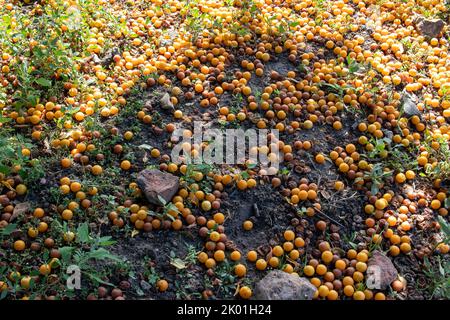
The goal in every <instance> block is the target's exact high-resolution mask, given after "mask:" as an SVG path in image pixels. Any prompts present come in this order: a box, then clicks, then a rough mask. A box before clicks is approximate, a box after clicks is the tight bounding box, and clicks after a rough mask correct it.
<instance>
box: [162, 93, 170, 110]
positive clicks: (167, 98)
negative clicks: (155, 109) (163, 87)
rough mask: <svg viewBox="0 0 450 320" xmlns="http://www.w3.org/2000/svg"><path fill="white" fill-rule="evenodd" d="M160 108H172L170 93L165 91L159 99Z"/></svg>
mask: <svg viewBox="0 0 450 320" xmlns="http://www.w3.org/2000/svg"><path fill="white" fill-rule="evenodd" d="M160 104H161V108H163V109H164V110H169V109H173V103H172V101H171V100H170V95H169V94H168V93H165V94H164V95H163V96H162V98H161V100H160Z"/></svg>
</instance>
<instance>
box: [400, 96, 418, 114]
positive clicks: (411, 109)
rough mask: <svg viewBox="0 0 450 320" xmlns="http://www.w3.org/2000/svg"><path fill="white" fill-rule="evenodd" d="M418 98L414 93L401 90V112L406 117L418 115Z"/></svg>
mask: <svg viewBox="0 0 450 320" xmlns="http://www.w3.org/2000/svg"><path fill="white" fill-rule="evenodd" d="M417 104H418V98H417V96H416V95H415V94H411V93H409V92H406V91H405V92H403V96H402V107H403V112H404V113H405V115H406V116H407V117H412V116H418V115H420V110H419V108H417Z"/></svg>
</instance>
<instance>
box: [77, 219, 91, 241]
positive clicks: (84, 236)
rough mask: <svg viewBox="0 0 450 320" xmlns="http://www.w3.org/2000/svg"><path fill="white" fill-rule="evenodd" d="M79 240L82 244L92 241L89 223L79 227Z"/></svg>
mask: <svg viewBox="0 0 450 320" xmlns="http://www.w3.org/2000/svg"><path fill="white" fill-rule="evenodd" d="M77 239H78V241H79V242H81V243H88V242H89V241H90V237H89V225H88V224H87V222H85V223H82V224H80V225H79V226H78V229H77Z"/></svg>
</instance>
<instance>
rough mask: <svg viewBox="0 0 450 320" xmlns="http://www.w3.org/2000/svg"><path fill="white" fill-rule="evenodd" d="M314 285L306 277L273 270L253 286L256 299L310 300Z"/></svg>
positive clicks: (314, 290) (312, 295) (314, 289)
mask: <svg viewBox="0 0 450 320" xmlns="http://www.w3.org/2000/svg"><path fill="white" fill-rule="evenodd" d="M316 290H317V289H316V287H315V286H314V285H312V284H311V282H309V281H308V280H307V279H305V278H301V277H299V276H296V275H293V274H289V273H286V272H283V271H280V270H273V271H271V272H269V273H268V274H267V275H266V276H265V277H264V278H262V279H261V280H260V281H259V282H258V283H257V284H256V288H255V299H257V300H311V299H312V298H313V297H314V293H315V292H316Z"/></svg>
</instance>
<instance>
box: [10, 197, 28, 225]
mask: <svg viewBox="0 0 450 320" xmlns="http://www.w3.org/2000/svg"><path fill="white" fill-rule="evenodd" d="M30 208H31V207H30V204H29V203H28V202H22V203H18V204H16V206H15V207H14V211H13V214H12V215H11V218H10V219H9V222H13V221H14V220H15V219H16V218H17V217H18V216H19V215H21V214H24V213H27V212H28V211H30Z"/></svg>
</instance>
